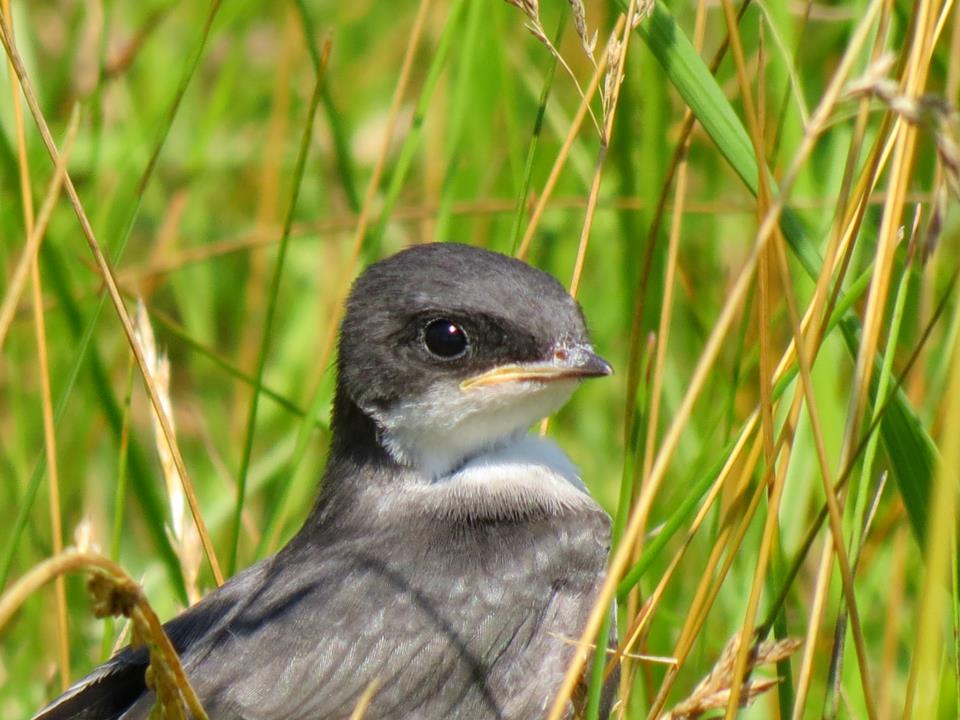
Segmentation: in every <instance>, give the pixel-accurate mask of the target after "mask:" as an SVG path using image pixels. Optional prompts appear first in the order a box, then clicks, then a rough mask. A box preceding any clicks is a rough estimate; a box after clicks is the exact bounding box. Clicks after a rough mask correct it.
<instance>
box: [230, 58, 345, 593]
mask: <svg viewBox="0 0 960 720" xmlns="http://www.w3.org/2000/svg"><path fill="white" fill-rule="evenodd" d="M325 70H326V67H325V65H323V64H322V63H321V65H320V66H319V67H318V68H317V77H316V80H315V82H316V84H315V85H314V89H313V94H312V96H311V97H310V107H309V108H308V109H307V120H306V123H305V125H304V129H303V135H302V137H301V139H300V151H299V152H298V154H297V164H296V167H295V168H294V171H293V187H292V189H291V191H290V204H289V206H288V208H287V216H286V218H285V219H284V222H283V233H282V235H281V236H280V246H279V248H278V249H277V260H276V262H275V263H274V266H273V276H272V277H271V279H270V288H269V290H268V293H267V312H266V315H265V317H264V320H263V333H262V335H261V337H260V349H259V351H258V353H257V369H256V373H255V374H254V390H253V393H252V395H251V398H250V410H249V412H248V414H247V424H246V430H245V432H244V443H243V456H242V458H241V460H240V470H239V472H238V474H237V504H236V508H235V510H234V514H233V531H232V533H231V536H230V551H229V555H228V556H227V563H228V564H227V574H228V575H233V574H234V572H236V568H237V551H238V549H239V546H240V527H241V525H242V518H243V505H244V500H245V496H246V489H247V472H248V470H249V469H250V458H251V455H252V453H253V436H254V432H255V430H256V426H257V408H258V406H259V403H260V392H259V388H261V387H263V371H264V368H265V367H266V363H267V351H268V350H269V348H270V337H271V334H272V331H273V321H274V317H275V316H276V312H277V302H278V298H279V296H280V279H281V277H282V276H283V267H284V261H285V260H286V257H287V248H288V246H289V244H290V231H291V230H292V229H293V218H294V214H295V212H296V209H297V200H298V199H299V198H300V187H301V185H302V184H303V173H304V170H305V169H306V167H307V156H308V155H309V153H310V144H311V143H310V141H311V139H312V133H313V122H314V119H315V118H316V114H317V108H318V107H319V105H320V99H321V91H322V89H323V83H324V79H325V76H326V72H325Z"/></svg>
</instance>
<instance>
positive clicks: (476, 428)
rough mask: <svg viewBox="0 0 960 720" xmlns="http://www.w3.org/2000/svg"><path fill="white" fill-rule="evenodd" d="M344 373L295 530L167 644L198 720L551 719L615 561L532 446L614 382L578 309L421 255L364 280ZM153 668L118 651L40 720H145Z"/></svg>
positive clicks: (130, 652)
mask: <svg viewBox="0 0 960 720" xmlns="http://www.w3.org/2000/svg"><path fill="white" fill-rule="evenodd" d="M336 368H337V380H336V390H335V395H334V402H333V409H332V418H331V445H330V451H329V455H328V460H327V464H326V468H325V471H324V474H323V476H322V478H321V482H320V483H319V490H318V493H317V499H316V500H315V502H314V505H313V507H312V509H311V511H310V512H309V513H308V516H307V519H306V520H305V522H304V524H303V526H302V528H301V529H300V530H299V531H298V532H297V533H296V534H295V535H294V536H293V538H292V539H291V540H290V541H289V542H288V543H287V544H286V545H285V546H284V547H283V548H282V549H281V550H280V551H279V552H278V553H277V554H275V555H273V556H271V557H268V558H266V559H264V560H262V561H260V562H258V563H256V564H254V565H253V566H251V567H249V568H248V569H246V570H244V571H243V572H241V573H239V574H237V575H236V576H234V577H233V578H231V579H229V580H228V581H227V582H226V583H224V584H223V585H222V586H221V587H219V588H217V589H216V590H214V591H212V592H210V593H209V594H208V595H206V596H205V597H204V598H203V599H202V600H200V601H199V602H198V603H197V604H195V605H194V606H192V607H190V608H188V609H187V610H185V611H184V612H182V613H181V614H180V615H178V616H176V617H175V618H173V619H172V620H170V621H168V622H167V623H166V624H165V626H164V627H165V630H166V633H167V634H168V636H169V638H170V640H171V642H172V644H173V646H174V647H175V649H176V650H177V652H178V654H179V655H180V657H181V660H182V663H183V666H184V669H185V672H186V675H187V677H188V678H189V680H190V682H191V684H192V686H193V687H194V689H195V690H196V692H197V694H198V696H199V699H200V701H201V703H202V704H203V706H204V708H205V710H206V712H207V713H208V715H209V717H210V718H211V720H281V719H283V720H298V719H306V718H311V719H314V718H323V719H327V718H330V719H337V718H348V717H350V716H351V713H352V712H353V711H354V709H355V708H356V707H357V705H358V703H359V702H360V700H361V697H365V693H366V698H367V699H368V700H369V704H368V705H367V706H366V710H365V712H364V714H363V717H364V718H367V720H378V719H384V718H410V719H413V720H433V719H438V720H439V719H440V718H443V719H445V720H450V719H462V720H466V719H470V720H486V719H491V720H515V719H516V720H520V719H522V720H531V719H535V718H542V717H545V716H546V714H547V712H548V710H549V709H550V707H551V704H552V703H553V702H554V697H555V695H556V694H557V692H558V690H559V688H560V686H561V684H562V680H563V677H564V674H565V671H566V669H567V667H568V665H569V664H570V662H571V660H572V658H573V655H574V652H575V651H576V639H578V638H579V637H580V635H581V633H582V631H583V629H584V627H585V625H586V620H587V616H588V615H589V613H590V611H591V609H592V607H593V604H594V602H595V600H596V599H597V597H598V594H599V589H600V587H601V585H602V583H603V580H604V576H605V572H606V563H607V554H608V551H609V547H610V518H609V516H608V515H607V513H606V512H605V511H604V510H603V509H601V507H600V506H599V505H598V504H597V502H596V501H595V500H594V499H593V498H592V497H591V496H590V494H589V493H588V491H587V488H586V487H585V485H584V483H583V482H582V480H581V478H580V475H579V472H578V470H577V469H576V467H575V466H574V465H573V463H572V461H571V460H570V459H569V458H568V457H567V455H566V454H564V452H563V451H562V450H561V449H560V448H559V447H558V446H557V445H556V444H555V443H554V442H552V441H551V440H549V439H547V438H544V437H540V436H539V435H538V434H536V433H531V432H530V430H531V427H532V426H533V425H534V424H535V423H536V422H537V421H538V420H540V419H542V418H544V417H546V416H548V415H550V414H551V413H552V412H554V411H556V410H557V409H559V408H560V407H561V406H562V405H563V404H564V403H565V402H566V401H567V400H568V399H569V397H570V396H571V394H572V393H573V391H574V390H575V388H576V387H577V386H578V384H579V383H580V382H581V381H582V380H584V379H586V378H592V377H601V376H605V375H609V374H610V373H611V372H612V369H611V366H610V365H609V364H608V363H607V362H606V361H605V360H603V359H602V358H601V357H600V356H599V355H598V354H597V353H596V352H595V350H594V347H593V345H592V344H591V341H590V337H589V334H588V330H587V326H586V322H585V320H584V315H583V312H582V310H581V308H580V306H579V304H578V303H577V302H576V301H575V300H574V299H573V298H572V297H571V296H570V295H569V294H568V293H567V291H566V290H565V289H564V287H563V285H562V284H561V283H560V282H559V281H558V280H556V279H555V278H554V277H553V276H551V275H550V274H548V273H546V272H543V271H541V270H539V269H536V268H534V267H532V266H530V265H527V264H526V263H524V262H522V261H520V260H517V259H515V258H512V257H510V256H506V255H502V254H499V253H496V252H493V251H490V250H486V249H482V248H479V247H476V246H471V245H465V244H457V243H452V242H449V243H432V244H424V245H415V246H412V247H409V248H406V249H404V250H401V251H400V252H398V253H396V254H394V255H392V256H390V257H388V258H386V259H383V260H380V261H378V262H375V263H373V264H371V265H370V266H369V267H368V268H367V269H366V270H365V271H364V272H363V273H361V275H360V276H359V277H358V278H357V279H356V280H355V281H354V283H353V285H352V288H351V291H350V293H349V296H348V298H347V301H346V305H345V310H344V314H343V320H342V323H341V326H340V335H339V342H338V353H337V361H336ZM600 655H601V656H602V655H603V653H600ZM601 659H602V657H601ZM147 663H148V657H147V654H146V651H145V650H144V649H143V648H133V647H127V648H125V649H123V650H121V651H119V652H118V653H117V654H116V655H114V656H113V657H112V658H111V659H110V660H108V661H107V662H106V663H105V664H103V665H102V666H100V667H99V668H97V669H95V670H94V671H93V672H92V673H91V674H90V675H88V676H87V677H86V678H84V679H83V680H80V681H79V682H78V683H76V684H75V685H74V686H72V687H71V688H70V689H69V690H67V691H66V692H65V693H64V694H63V695H62V696H61V697H60V698H59V699H56V700H54V701H53V702H51V703H50V704H49V705H48V706H47V707H46V708H44V709H43V710H41V711H40V712H39V713H38V714H37V715H35V720H66V719H68V718H69V719H72V720H79V719H81V718H83V719H86V718H90V719H92V718H97V719H98V720H109V719H113V718H123V719H124V720H133V719H136V718H146V717H147V716H148V715H149V713H150V710H151V708H152V706H153V705H154V703H155V699H156V698H155V696H154V693H153V691H152V690H150V689H149V688H148V687H147V685H146V683H145V680H144V673H145V669H146V667H147ZM585 682H586V681H585V680H583V679H581V687H580V688H579V691H578V692H579V697H580V698H581V700H582V698H583V697H584V696H585V695H584V690H585V688H584V687H583V684H584V683H585ZM614 685H615V683H611V682H609V681H608V682H607V684H606V689H605V690H604V697H603V708H602V712H609V707H610V703H611V700H612V697H611V693H612V690H611V688H612V687H613V686H614ZM577 695H578V694H577V693H575V697H576V696H577ZM575 702H576V700H571V701H570V702H569V703H568V706H567V708H566V716H567V717H571V716H572V714H573V713H574V711H575V710H576V708H575V707H574V705H575Z"/></svg>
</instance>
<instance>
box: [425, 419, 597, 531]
mask: <svg viewBox="0 0 960 720" xmlns="http://www.w3.org/2000/svg"><path fill="white" fill-rule="evenodd" d="M408 498H409V499H410V500H411V501H412V502H414V503H416V506H417V507H419V508H420V509H421V510H425V511H426V512H427V513H428V514H430V515H432V516H434V517H436V518H437V519H446V520H452V521H466V522H469V521H471V520H473V521H476V522H478V523H479V522H485V521H498V520H503V521H513V522H515V521H522V520H523V519H525V518H534V517H560V516H565V515H568V514H570V515H576V514H577V511H578V510H593V509H596V510H599V508H598V507H597V506H596V504H595V503H594V501H593V500H592V498H591V497H590V495H589V493H588V492H587V490H586V488H585V487H584V484H583V482H582V481H581V480H580V477H579V474H578V472H577V469H576V467H575V466H574V465H573V463H572V462H571V461H570V459H569V458H567V456H566V455H564V453H563V451H561V450H560V448H559V447H557V446H556V445H555V444H554V443H553V442H551V441H550V440H547V439H544V438H540V437H535V436H530V435H526V436H521V437H518V438H516V439H513V440H511V441H510V442H508V443H506V444H503V445H500V446H497V447H495V448H493V449H490V450H487V451H484V452H481V453H479V454H477V455H474V456H472V457H470V458H469V459H468V460H467V461H466V462H464V464H463V465H461V466H460V467H459V468H457V469H456V470H454V471H453V472H451V473H450V474H448V475H444V476H441V477H435V478H421V481H420V482H418V483H416V485H415V486H414V488H413V492H411V493H410V494H409V495H408Z"/></svg>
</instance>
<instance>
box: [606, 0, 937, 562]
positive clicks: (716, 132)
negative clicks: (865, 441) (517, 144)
mask: <svg viewBox="0 0 960 720" xmlns="http://www.w3.org/2000/svg"><path fill="white" fill-rule="evenodd" d="M620 2H621V5H624V6H625V5H626V3H625V2H624V0H620ZM637 30H638V32H639V33H640V36H641V37H642V38H643V40H644V41H645V42H646V44H647V46H648V47H649V48H650V50H651V51H652V52H653V54H654V56H655V57H656V58H657V60H658V61H659V63H660V65H661V66H662V67H663V69H664V71H665V73H666V75H667V77H668V78H669V80H670V82H671V83H672V84H673V86H674V88H676V90H677V92H678V93H679V94H680V96H681V97H682V98H683V100H684V102H686V103H687V104H688V105H689V106H690V109H691V110H692V111H693V112H694V114H695V115H696V117H697V120H698V121H699V122H700V123H701V125H702V126H703V128H704V130H706V132H707V134H708V135H709V136H710V137H711V139H712V140H713V142H714V143H715V144H716V147H717V149H718V150H719V151H720V153H721V154H722V155H723V156H724V158H726V160H727V162H729V163H730V166H731V167H732V168H733V170H734V171H735V172H736V173H737V175H739V176H740V178H741V179H742V180H743V182H744V184H745V185H746V186H747V188H748V189H749V190H750V191H751V192H752V193H754V194H756V192H757V178H758V177H759V174H758V169H757V161H756V158H755V156H754V154H753V149H752V145H751V143H750V138H749V135H748V134H747V131H746V129H745V128H744V127H743V124H742V123H741V122H740V120H739V118H738V117H737V115H736V113H735V112H734V110H733V107H732V106H731V105H730V103H729V102H728V101H727V99H726V97H725V96H724V95H723V92H722V90H721V89H720V86H719V84H718V83H717V81H716V79H715V78H714V77H713V75H711V74H710V72H709V70H708V69H707V67H706V65H705V64H704V63H703V61H702V60H701V58H700V56H699V55H698V54H697V53H696V51H695V50H694V47H693V45H692V44H691V43H690V41H689V40H688V39H687V37H686V35H685V34H684V32H683V30H682V29H681V28H680V27H679V25H677V23H676V22H675V21H674V19H673V17H672V16H671V15H670V12H669V10H667V8H666V6H665V5H664V4H663V3H662V2H657V3H656V5H655V6H654V9H653V11H652V13H651V15H650V16H649V17H647V18H646V19H645V20H644V21H643V22H642V23H640V25H638V26H637ZM771 189H772V190H773V191H774V192H775V191H776V189H775V186H772V185H771ZM780 227H781V229H782V231H783V234H784V237H785V238H786V240H787V243H788V245H789V246H790V248H791V250H792V251H793V253H794V255H795V256H796V258H797V260H798V261H799V262H800V263H801V265H802V266H803V268H804V270H805V271H806V272H807V273H808V274H809V275H810V276H811V277H813V278H816V277H817V275H818V274H819V272H820V266H821V261H820V257H819V254H818V253H817V250H816V248H815V247H814V245H813V243H812V242H811V240H810V238H809V233H808V232H807V230H806V228H805V227H804V224H803V222H802V221H801V219H800V217H799V216H798V215H796V214H795V213H793V212H792V211H790V209H789V208H785V209H784V211H783V214H782V217H781V219H780ZM840 328H841V331H842V333H843V336H844V340H845V341H846V344H847V348H848V349H849V351H850V352H851V354H853V355H854V356H856V353H857V350H858V345H857V340H858V338H859V328H860V321H859V319H858V318H857V317H856V316H855V315H854V314H853V313H850V314H849V315H848V316H847V317H846V318H845V319H844V321H843V322H842V323H841V326H840ZM877 363H878V365H879V364H882V358H881V359H879V360H878V361H877ZM876 388H877V384H876V381H875V380H874V382H873V383H871V398H872V400H873V401H874V402H875V401H876V395H875V393H876ZM881 433H882V436H883V440H884V445H885V447H886V449H887V454H888V455H889V457H890V460H891V463H892V465H893V469H894V477H895V478H896V480H897V487H898V488H899V489H900V493H901V495H902V497H903V501H904V503H905V505H906V506H907V511H908V514H909V515H910V520H911V524H912V526H913V529H914V534H915V536H916V538H917V541H918V542H919V543H921V544H922V543H923V542H924V538H925V537H926V535H927V532H926V514H927V498H928V497H929V494H930V487H931V486H932V483H933V472H934V468H935V466H936V446H935V445H934V443H933V441H932V439H931V438H930V435H929V434H928V433H927V431H926V429H925V428H924V427H923V425H922V423H921V422H920V420H919V419H918V418H917V416H916V413H915V412H914V411H913V409H912V408H911V407H910V404H909V401H908V400H907V398H906V396H905V395H904V394H903V393H902V392H898V393H897V395H896V398H895V401H894V402H893V403H891V404H890V406H889V408H888V410H887V412H886V413H885V415H884V417H883V420H882V422H881Z"/></svg>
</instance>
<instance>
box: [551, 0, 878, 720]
mask: <svg viewBox="0 0 960 720" xmlns="http://www.w3.org/2000/svg"><path fill="white" fill-rule="evenodd" d="M878 9H879V3H878V2H877V0H875V1H874V2H873V3H871V5H870V6H869V7H868V9H867V10H866V12H865V13H864V15H863V19H862V21H861V23H860V25H859V26H858V27H857V29H856V32H855V33H854V34H853V36H852V38H851V41H850V42H849V43H848V44H847V47H846V51H845V53H844V56H843V58H842V60H841V62H840V64H839V65H838V67H837V70H836V72H835V74H834V76H833V77H832V78H831V81H830V83H829V85H828V87H827V88H826V90H825V92H824V95H823V98H822V99H821V102H820V104H819V105H818V107H817V110H816V111H815V112H814V114H813V116H812V117H811V120H810V124H809V125H808V126H807V129H806V131H805V133H804V136H803V139H802V140H801V143H800V146H799V148H798V150H797V152H796V154H795V156H794V158H793V160H792V161H791V163H790V166H789V167H788V169H787V171H786V173H785V174H784V176H783V181H782V182H781V190H780V192H781V194H780V196H779V197H777V198H776V199H775V200H774V202H773V203H771V205H770V208H769V210H768V211H767V213H766V215H765V216H764V218H763V222H762V223H761V224H760V227H759V229H758V231H757V237H756V239H755V241H754V245H753V248H752V249H751V251H750V254H749V256H748V257H747V258H746V259H745V261H744V264H743V267H742V268H741V271H740V274H739V276H738V277H737V279H736V281H735V282H734V283H733V285H732V286H731V289H730V292H729V294H728V299H727V302H726V303H725V304H724V306H723V307H722V308H721V311H720V315H719V317H718V318H717V320H716V322H715V324H714V327H713V329H712V331H711V332H710V335H709V337H708V338H707V341H706V343H705V345H704V348H703V350H702V351H701V354H700V357H699V359H698V360H697V363H696V367H695V369H694V371H693V374H692V376H691V378H690V381H689V382H688V386H687V390H686V392H685V394H684V397H683V399H682V401H681V403H680V405H679V407H678V409H677V411H676V413H675V414H674V417H673V420H672V422H671V424H670V426H669V428H668V430H667V432H666V434H665V436H664V439H663V443H662V445H661V449H660V451H659V452H658V453H657V457H656V459H655V461H654V465H653V469H652V470H651V475H650V481H649V483H648V484H646V485H645V486H644V488H643V490H642V492H641V494H640V497H639V498H638V499H637V502H636V504H635V506H634V508H633V510H632V511H631V514H630V518H629V520H628V522H627V526H626V528H625V529H624V533H623V536H622V540H621V544H620V546H619V548H618V549H617V551H616V552H615V553H614V554H613V556H612V557H611V559H610V564H609V567H608V573H607V578H606V580H605V582H604V585H603V587H602V588H601V591H600V593H599V594H598V597H597V600H596V602H595V604H594V607H593V610H592V611H591V614H590V617H589V618H588V620H587V623H586V626H585V628H584V631H583V633H582V635H581V637H580V641H581V643H583V645H584V646H586V644H587V643H589V641H590V639H591V638H593V637H595V636H596V634H597V632H598V631H599V629H600V625H601V624H602V623H603V621H604V618H605V616H606V608H607V607H608V605H609V603H610V602H611V601H612V600H613V596H614V594H615V592H616V587H617V584H618V582H619V580H620V578H621V577H623V575H624V573H625V571H626V569H627V564H628V562H629V560H630V557H631V555H632V546H633V543H635V542H636V541H637V538H638V537H639V535H640V533H641V532H642V530H643V528H644V527H645V525H646V520H647V516H648V514H649V512H650V510H651V508H652V505H653V501H654V498H655V497H656V495H657V493H658V492H659V489H660V484H661V482H662V481H663V479H664V477H665V475H666V470H667V467H668V465H669V464H670V462H671V459H672V456H673V453H674V451H675V450H676V448H677V446H678V443H679V440H680V436H681V434H682V433H683V430H684V428H685V427H686V425H687V422H688V419H689V416H690V414H691V413H692V411H693V407H694V404H695V403H696V401H697V399H698V398H699V396H700V392H701V390H702V389H703V386H704V384H705V383H706V380H707V377H708V375H709V372H710V370H711V368H712V367H713V364H714V362H715V361H716V359H717V357H718V354H719V351H720V348H721V345H722V343H723V340H724V339H725V337H726V335H727V332H728V331H729V329H730V327H731V325H732V323H733V320H734V318H735V317H736V316H737V314H738V312H739V308H740V306H741V303H742V302H743V300H744V298H745V297H746V293H747V289H748V288H749V286H750V284H751V282H752V276H753V272H754V270H755V268H756V263H757V259H758V257H759V253H760V252H762V250H763V248H764V247H765V246H766V243H767V242H768V241H769V239H770V237H771V236H772V235H773V232H774V230H775V229H776V227H777V225H778V223H779V219H780V213H781V212H782V211H783V208H784V204H785V201H786V198H787V197H789V195H790V192H791V191H792V189H793V186H794V183H795V182H796V179H797V177H798V175H799V172H800V169H801V168H802V166H803V164H804V163H805V162H806V160H807V158H808V157H809V155H810V153H811V152H812V150H813V147H814V145H815V143H816V141H817V139H818V138H819V137H820V134H821V133H822V132H823V130H824V128H825V126H826V121H827V119H828V118H829V116H830V112H831V110H832V108H833V107H834V105H835V104H836V101H837V98H838V97H839V95H840V91H841V89H842V87H843V84H844V83H845V82H846V80H847V77H848V74H849V72H850V70H851V68H852V66H853V63H854V61H855V59H856V57H857V53H858V52H859V50H860V48H862V47H863V44H864V42H865V41H866V39H867V36H868V32H869V29H870V27H871V23H872V21H873V19H874V18H875V17H876V13H877V10H878ZM582 667H583V663H582V661H581V659H580V656H579V654H577V655H575V656H574V660H573V662H571V664H570V666H569V667H568V668H567V675H566V677H565V679H564V684H563V687H562V688H561V695H562V696H564V697H566V696H569V694H570V692H571V691H572V689H573V687H574V684H575V682H576V678H577V677H578V676H579V674H580V671H581V670H582ZM561 714H562V705H561V704H560V703H555V704H554V707H553V710H552V711H551V714H550V715H549V716H548V717H549V718H550V720H558V719H559V718H560V716H561Z"/></svg>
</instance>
